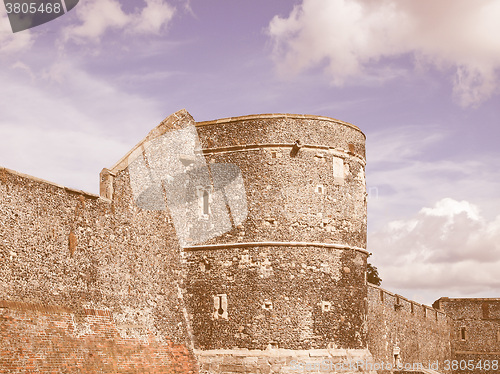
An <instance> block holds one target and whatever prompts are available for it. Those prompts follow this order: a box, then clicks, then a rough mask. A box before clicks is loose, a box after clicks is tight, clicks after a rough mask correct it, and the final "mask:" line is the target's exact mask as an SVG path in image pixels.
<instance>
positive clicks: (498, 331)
mask: <svg viewBox="0 0 500 374" xmlns="http://www.w3.org/2000/svg"><path fill="white" fill-rule="evenodd" d="M497 342H499V343H500V328H499V329H498V330H497Z"/></svg>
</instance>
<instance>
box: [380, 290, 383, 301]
mask: <svg viewBox="0 0 500 374" xmlns="http://www.w3.org/2000/svg"><path fill="white" fill-rule="evenodd" d="M380 301H384V291H382V290H380Z"/></svg>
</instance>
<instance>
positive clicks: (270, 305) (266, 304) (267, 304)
mask: <svg viewBox="0 0 500 374" xmlns="http://www.w3.org/2000/svg"><path fill="white" fill-rule="evenodd" d="M262 307H263V308H264V309H265V310H271V309H273V303H272V302H270V301H264V305H262Z"/></svg>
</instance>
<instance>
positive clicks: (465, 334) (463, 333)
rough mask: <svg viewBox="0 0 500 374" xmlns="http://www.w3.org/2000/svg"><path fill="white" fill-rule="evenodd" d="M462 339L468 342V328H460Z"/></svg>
mask: <svg viewBox="0 0 500 374" xmlns="http://www.w3.org/2000/svg"><path fill="white" fill-rule="evenodd" d="M460 339H461V340H467V328H466V327H461V328H460Z"/></svg>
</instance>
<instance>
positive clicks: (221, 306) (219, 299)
mask: <svg viewBox="0 0 500 374" xmlns="http://www.w3.org/2000/svg"><path fill="white" fill-rule="evenodd" d="M213 316H214V318H215V319H219V318H224V319H227V295H226V294H219V295H215V296H214V314H213Z"/></svg>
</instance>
